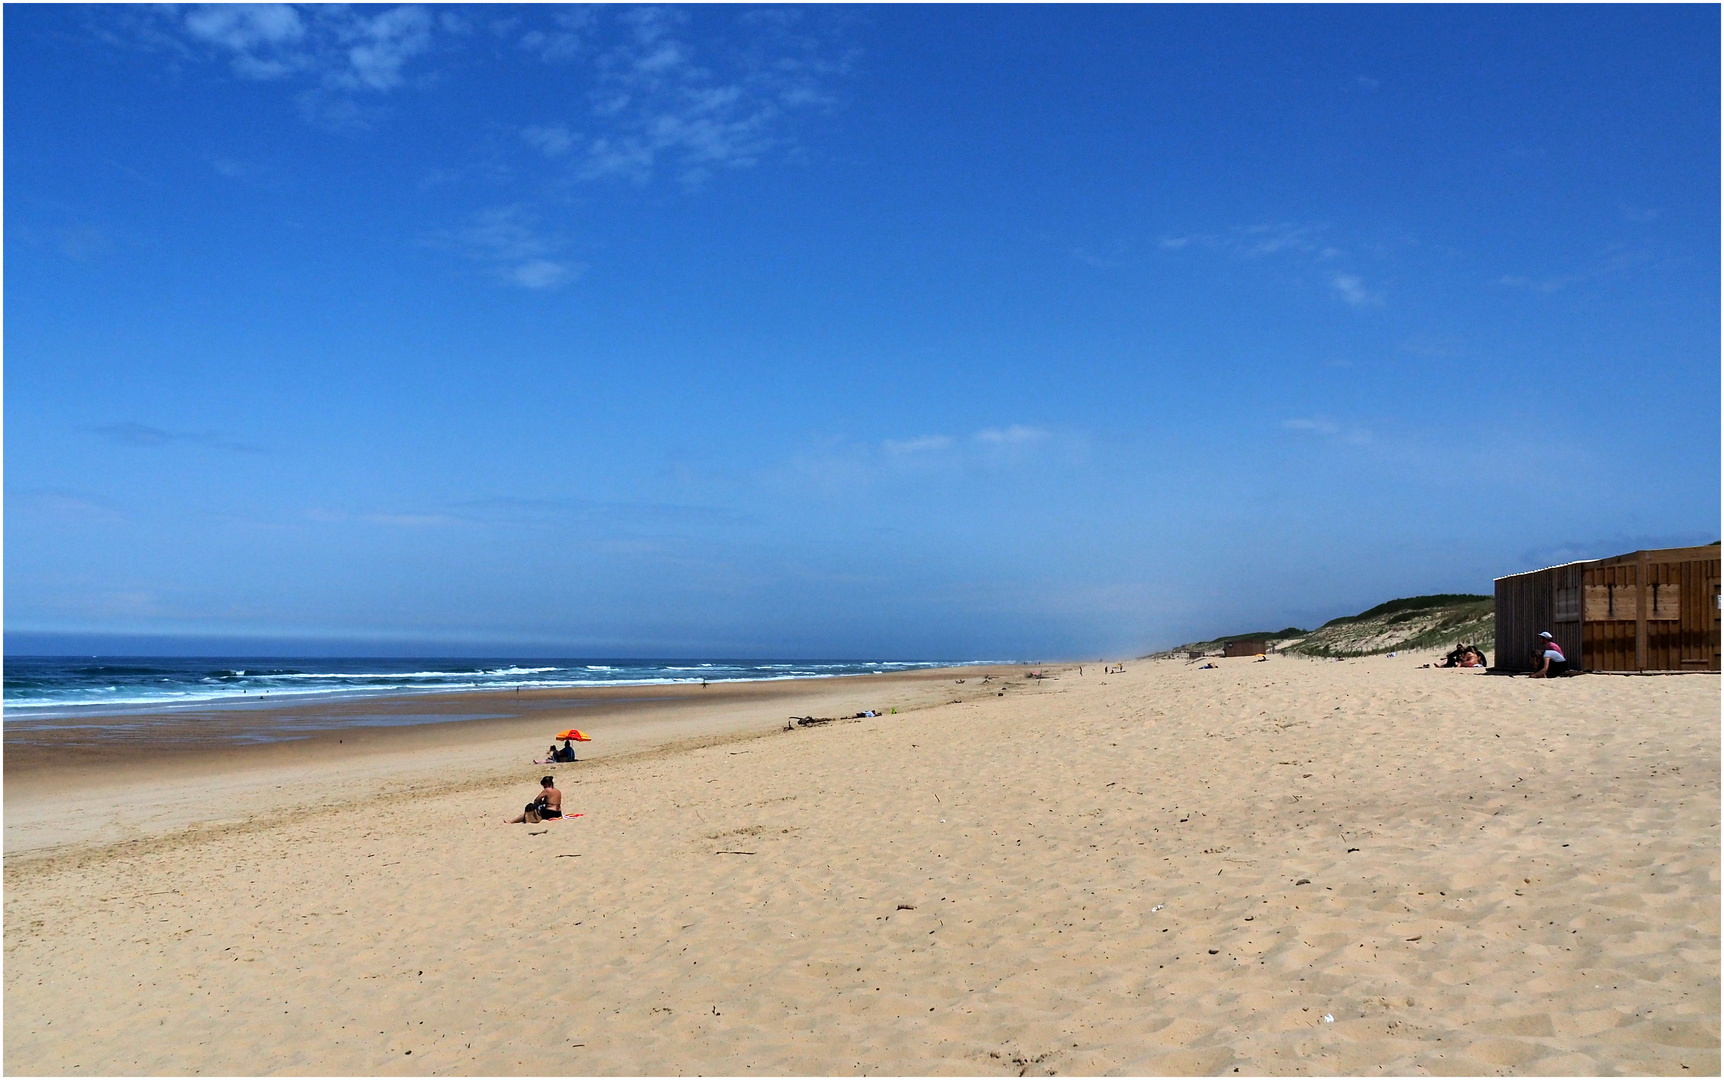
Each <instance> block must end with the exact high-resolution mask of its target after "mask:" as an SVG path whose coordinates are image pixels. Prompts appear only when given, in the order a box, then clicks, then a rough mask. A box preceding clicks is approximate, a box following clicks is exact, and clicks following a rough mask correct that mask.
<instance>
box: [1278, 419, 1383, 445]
mask: <svg viewBox="0 0 1724 1080" xmlns="http://www.w3.org/2000/svg"><path fill="white" fill-rule="evenodd" d="M1281 427H1282V428H1283V429H1284V430H1287V431H1297V432H1299V433H1301V434H1303V435H1311V436H1315V437H1318V438H1325V439H1340V440H1341V441H1342V442H1345V443H1350V444H1352V445H1354V446H1364V445H1366V444H1367V443H1369V442H1371V440H1372V436H1371V432H1370V431H1369V430H1368V429H1366V428H1362V427H1351V428H1342V426H1341V425H1340V424H1337V423H1336V422H1335V421H1333V420H1330V419H1329V418H1327V417H1323V416H1311V417H1295V418H1293V419H1291V420H1283V421H1281Z"/></svg>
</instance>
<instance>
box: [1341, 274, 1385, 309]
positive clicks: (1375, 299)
mask: <svg viewBox="0 0 1724 1080" xmlns="http://www.w3.org/2000/svg"><path fill="white" fill-rule="evenodd" d="M1329 285H1330V286H1331V287H1332V288H1333V289H1334V290H1335V292H1336V293H1337V294H1338V295H1339V296H1340V297H1341V299H1343V300H1345V301H1347V303H1349V304H1352V305H1353V306H1354V307H1372V306H1375V305H1378V304H1381V303H1382V302H1383V298H1382V296H1381V294H1379V293H1375V292H1372V291H1371V290H1370V289H1367V288H1366V287H1365V279H1364V278H1361V277H1360V276H1359V275H1358V274H1335V275H1333V276H1332V277H1330V278H1329Z"/></svg>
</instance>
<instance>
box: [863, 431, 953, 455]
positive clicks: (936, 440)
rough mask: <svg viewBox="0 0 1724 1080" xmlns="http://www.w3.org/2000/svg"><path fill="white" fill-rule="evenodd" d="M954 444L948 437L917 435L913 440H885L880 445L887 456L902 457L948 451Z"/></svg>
mask: <svg viewBox="0 0 1724 1080" xmlns="http://www.w3.org/2000/svg"><path fill="white" fill-rule="evenodd" d="M954 442H955V440H954V439H953V438H952V437H951V436H950V435H918V436H917V437H915V438H913V439H887V440H886V441H885V442H883V443H881V444H880V445H881V447H882V448H884V449H885V451H886V452H887V453H888V454H894V455H898V456H903V455H905V454H923V453H927V452H929V451H937V450H950V449H951V448H952V444H953V443H954Z"/></svg>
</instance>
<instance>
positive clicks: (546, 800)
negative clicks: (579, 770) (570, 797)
mask: <svg viewBox="0 0 1724 1080" xmlns="http://www.w3.org/2000/svg"><path fill="white" fill-rule="evenodd" d="M539 786H540V787H541V788H543V789H544V790H543V791H541V792H539V797H538V798H536V799H534V800H533V801H532V802H530V803H528V804H527V806H526V809H524V810H522V811H521V816H520V817H517V818H510V819H509V820H508V821H507V822H505V824H508V825H521V824H527V825H537V824H538V823H539V822H540V821H545V820H548V819H550V818H560V817H562V816H563V793H562V792H560V791H558V790H557V788H556V785H555V783H554V782H553V781H552V780H551V778H550V777H548V776H541V777H539Z"/></svg>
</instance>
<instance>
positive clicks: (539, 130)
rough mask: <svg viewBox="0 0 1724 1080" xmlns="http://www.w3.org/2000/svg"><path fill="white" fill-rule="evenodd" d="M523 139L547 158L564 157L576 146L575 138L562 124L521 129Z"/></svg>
mask: <svg viewBox="0 0 1724 1080" xmlns="http://www.w3.org/2000/svg"><path fill="white" fill-rule="evenodd" d="M521 138H523V139H525V140H527V142H528V144H529V145H532V146H536V147H538V148H539V150H540V151H541V152H543V153H544V155H545V156H546V157H562V156H563V155H564V154H566V153H568V152H569V149H570V148H571V147H573V146H574V145H575V136H574V135H573V134H571V133H570V131H569V129H568V128H566V127H564V126H562V125H561V124H548V125H545V126H543V127H539V126H529V127H524V128H522V129H521Z"/></svg>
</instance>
